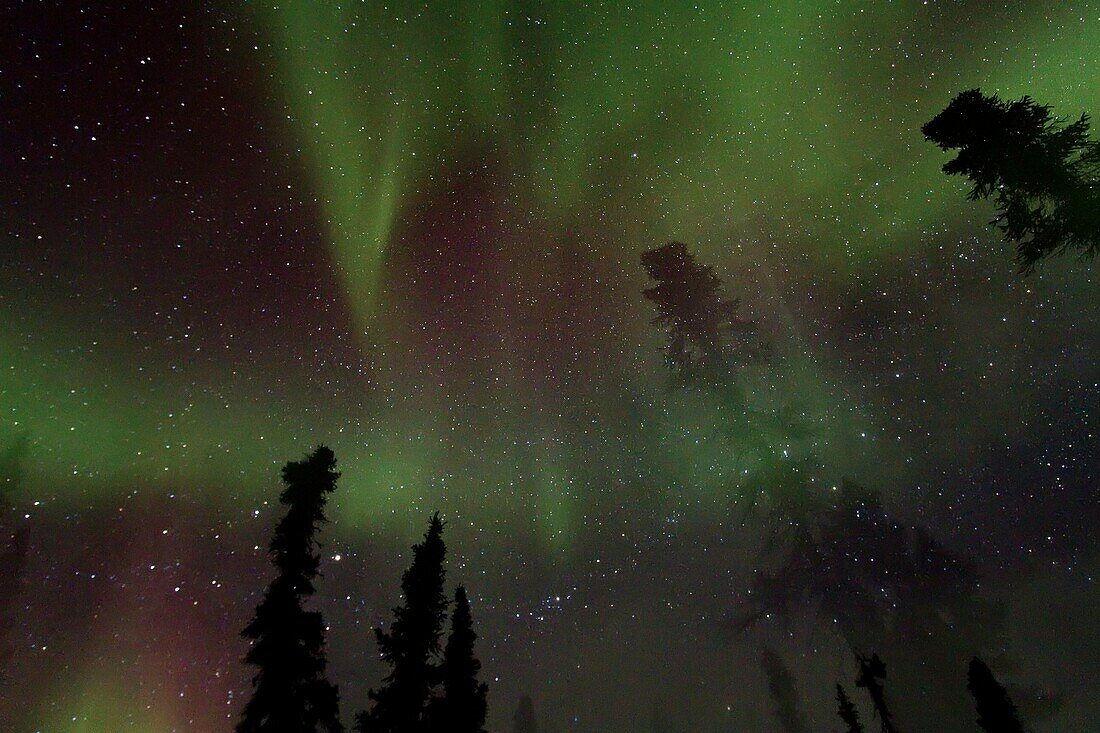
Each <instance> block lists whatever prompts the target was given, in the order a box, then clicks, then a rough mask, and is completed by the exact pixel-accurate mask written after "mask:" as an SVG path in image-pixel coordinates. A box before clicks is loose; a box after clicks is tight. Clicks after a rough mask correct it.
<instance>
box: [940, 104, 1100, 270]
mask: <svg viewBox="0 0 1100 733" xmlns="http://www.w3.org/2000/svg"><path fill="white" fill-rule="evenodd" d="M921 131H922V132H923V133H924V136H925V137H926V138H928V140H930V141H932V142H934V143H936V144H937V145H938V146H939V147H940V148H941V149H943V150H958V151H959V152H958V155H957V156H956V157H955V159H954V160H952V161H950V162H949V163H947V164H946V165H945V166H944V167H943V171H944V172H945V173H948V174H951V175H962V176H966V177H967V178H969V179H970V181H971V182H972V183H973V184H974V188H973V189H971V191H970V199H971V200H977V199H985V198H993V199H994V202H995V204H996V206H997V216H996V218H995V219H994V220H993V223H994V224H996V225H997V227H998V228H999V229H1000V230H1001V231H1002V232H1003V233H1004V235H1005V238H1006V239H1008V240H1010V241H1012V242H1015V243H1016V261H1017V263H1018V264H1019V266H1020V270H1021V271H1022V272H1029V271H1031V270H1033V269H1034V267H1035V265H1036V263H1038V262H1039V261H1041V260H1043V259H1044V258H1046V257H1048V256H1050V255H1053V254H1061V253H1063V252H1066V251H1068V250H1079V251H1080V252H1081V254H1082V255H1087V256H1095V255H1096V253H1097V252H1100V142H1091V141H1089V139H1088V131H1089V117H1088V115H1087V114H1086V115H1081V117H1080V118H1079V119H1078V120H1077V121H1076V122H1072V123H1070V124H1068V125H1067V124H1063V123H1062V121H1061V120H1059V119H1057V118H1055V117H1052V116H1051V113H1050V107H1048V106H1045V105H1041V104H1037V103H1036V102H1035V101H1034V100H1033V99H1031V98H1030V97H1023V98H1022V99H1018V100H1016V101H1013V102H1002V101H1001V100H1000V99H999V98H998V97H997V96H996V95H993V96H987V95H985V94H982V92H981V90H980V89H971V90H969V91H965V92H963V93H962V94H960V95H959V96H957V97H956V98H955V99H954V100H952V101H951V103H950V104H949V105H947V108H946V109H944V110H943V112H940V113H939V114H938V115H936V117H935V118H933V119H932V120H931V121H930V122H928V123H926V124H925V125H924V126H923V127H922V128H921Z"/></svg>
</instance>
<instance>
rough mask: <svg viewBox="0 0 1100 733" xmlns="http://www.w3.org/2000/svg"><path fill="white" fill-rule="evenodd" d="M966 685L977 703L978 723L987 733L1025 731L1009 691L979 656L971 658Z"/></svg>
mask: <svg viewBox="0 0 1100 733" xmlns="http://www.w3.org/2000/svg"><path fill="white" fill-rule="evenodd" d="M966 687H967V689H968V690H970V694H971V695H973V696H974V702H976V703H977V707H978V725H980V726H981V728H982V730H984V731H986V732H987V733H1024V726H1023V725H1022V724H1021V723H1020V719H1019V717H1018V716H1017V714H1016V706H1015V705H1013V704H1012V700H1010V699H1009V697H1008V692H1007V691H1005V688H1004V687H1002V686H1001V685H1000V683H999V682H997V680H996V678H995V677H994V676H993V673H992V672H991V671H990V670H989V667H988V666H986V664H985V662H983V661H982V660H980V659H978V658H977V657H974V658H973V659H972V660H970V670H969V672H968V674H967V685H966Z"/></svg>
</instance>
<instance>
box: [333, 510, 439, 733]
mask: <svg viewBox="0 0 1100 733" xmlns="http://www.w3.org/2000/svg"><path fill="white" fill-rule="evenodd" d="M412 550H413V560H412V565H410V567H409V569H408V570H406V571H405V573H404V574H403V575H402V576H401V595H402V598H403V599H404V605H401V606H397V607H396V608H394V609H393V615H394V621H393V625H392V626H391V627H390V630H389V631H384V630H382V629H380V628H379V629H375V630H374V634H375V638H376V640H377V643H378V652H379V654H380V655H381V657H382V660H383V661H384V662H385V663H386V664H387V665H389V667H390V673H389V675H387V676H386V678H385V681H384V684H383V686H382V687H381V688H379V689H377V690H371V691H370V692H369V693H368V696H369V697H370V699H371V701H372V702H373V703H374V704H373V705H372V706H371V707H370V709H368V710H364V711H363V712H361V713H359V715H358V716H357V718H356V724H355V725H356V730H358V731H362V732H363V733H418V732H420V731H425V730H426V729H427V715H426V711H427V707H428V701H429V698H430V696H431V693H432V690H433V689H434V688H435V686H436V684H437V683H438V682H439V681H440V668H439V665H438V664H437V662H436V660H437V657H438V656H439V652H440V648H439V639H440V636H441V635H442V629H443V621H444V619H445V617H446V612H447V598H446V597H445V596H444V595H443V580H444V569H443V560H444V557H445V555H446V552H447V550H446V547H445V546H444V544H443V521H442V520H441V519H440V518H439V515H438V514H434V515H433V516H432V518H431V521H430V522H429V524H428V531H427V532H426V533H425V535H424V540H423V541H422V542H421V543H420V544H417V545H413V548H412Z"/></svg>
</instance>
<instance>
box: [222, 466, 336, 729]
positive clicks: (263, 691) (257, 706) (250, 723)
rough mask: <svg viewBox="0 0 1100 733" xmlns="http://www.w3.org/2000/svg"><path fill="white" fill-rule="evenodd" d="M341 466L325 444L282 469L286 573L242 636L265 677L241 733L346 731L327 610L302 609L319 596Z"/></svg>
mask: <svg viewBox="0 0 1100 733" xmlns="http://www.w3.org/2000/svg"><path fill="white" fill-rule="evenodd" d="M335 467H336V457H335V456H334V455H333V453H332V451H331V450H329V449H328V448H326V447H325V446H319V447H318V448H317V449H316V450H315V451H313V453H311V454H309V455H308V456H306V457H305V459H303V460H301V461H291V462H290V463H287V464H286V466H284V467H283V483H284V484H285V485H286V488H285V489H284V490H283V492H282V494H281V495H280V496H279V501H280V502H281V503H282V504H285V505H286V507H287V511H286V515H285V516H284V517H283V519H282V520H281V521H280V522H279V524H278V525H277V526H276V527H275V536H274V537H273V538H272V540H271V545H270V546H269V548H268V551H269V553H270V554H271V558H272V561H273V562H274V564H275V567H276V569H277V570H278V571H279V574H278V575H277V576H276V577H275V579H274V580H273V581H271V585H269V586H268V588H267V592H266V593H265V594H264V597H263V600H262V601H261V602H260V604H259V606H257V608H256V615H255V617H254V618H253V619H252V621H251V623H249V624H248V626H246V627H245V629H244V631H243V632H242V636H244V637H245V638H247V639H250V640H251V641H252V646H251V648H250V649H249V650H248V654H247V656H245V661H246V662H247V663H249V664H252V665H254V666H256V667H257V668H258V671H257V673H256V675H255V677H253V678H252V685H253V691H252V698H251V699H250V700H249V701H248V704H247V705H246V706H245V709H244V714H243V716H242V717H241V721H240V722H239V723H238V724H237V733H315V732H316V731H327V733H338V732H339V731H342V730H343V726H342V725H341V724H340V712H339V696H338V694H337V689H336V685H334V684H331V683H330V682H329V681H328V680H327V679H326V677H325V625H324V621H323V620H322V619H321V614H320V612H317V611H306V610H304V609H303V607H302V606H303V602H304V601H305V600H307V599H308V598H309V597H310V596H312V595H313V593H314V587H313V580H314V578H316V577H317V568H318V565H319V563H320V558H319V556H318V544H317V541H316V539H315V538H314V535H315V534H316V532H317V530H318V529H319V528H320V525H322V524H324V522H325V521H326V518H325V502H326V501H327V498H328V494H330V493H332V492H333V491H334V490H335V489H336V480H337V479H338V478H339V477H340V474H338V473H337V472H336V471H335V470H334V469H335Z"/></svg>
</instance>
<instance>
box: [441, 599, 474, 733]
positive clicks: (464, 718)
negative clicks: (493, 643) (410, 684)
mask: <svg viewBox="0 0 1100 733" xmlns="http://www.w3.org/2000/svg"><path fill="white" fill-rule="evenodd" d="M476 639H477V634H475V633H474V627H473V620H472V619H471V617H470V602H469V600H468V599H467V598H466V589H465V588H463V587H462V586H459V587H458V589H457V590H456V591H455V603H454V609H453V610H452V611H451V634H450V636H448V637H447V645H446V646H445V647H444V648H443V664H442V666H441V668H440V672H441V677H442V687H443V689H442V694H441V695H440V696H439V697H436V698H434V699H433V700H432V701H431V703H430V704H429V709H428V718H429V725H428V728H429V730H431V731H432V733H485V712H486V700H485V697H486V693H487V691H488V687H487V685H486V684H485V683H484V682H478V679H477V675H478V672H480V671H481V662H479V661H478V659H477V657H476V656H474V641H475V640H476Z"/></svg>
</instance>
